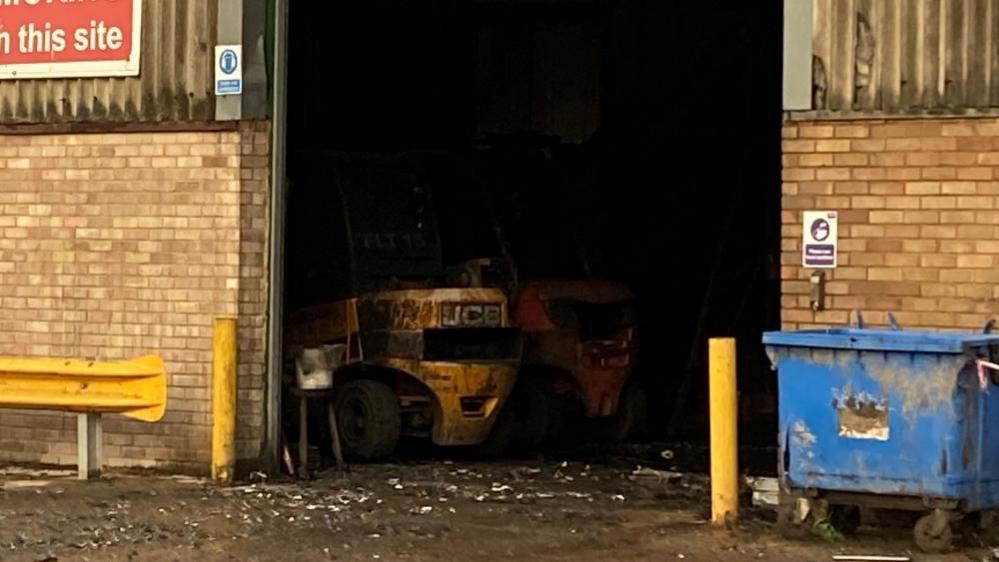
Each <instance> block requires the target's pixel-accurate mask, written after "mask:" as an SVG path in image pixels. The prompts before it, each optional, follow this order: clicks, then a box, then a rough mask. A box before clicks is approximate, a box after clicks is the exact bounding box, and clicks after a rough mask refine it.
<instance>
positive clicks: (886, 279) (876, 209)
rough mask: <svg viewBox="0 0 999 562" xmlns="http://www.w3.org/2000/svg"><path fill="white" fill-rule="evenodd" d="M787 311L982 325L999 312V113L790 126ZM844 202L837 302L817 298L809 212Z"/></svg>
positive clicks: (802, 322)
mask: <svg viewBox="0 0 999 562" xmlns="http://www.w3.org/2000/svg"><path fill="white" fill-rule="evenodd" d="M783 137H784V140H783V156H782V158H783V187H782V189H783V198H782V219H781V220H782V260H781V261H782V270H781V278H782V287H783V289H782V299H781V309H782V320H783V324H784V327H785V328H786V329H793V328H801V327H811V326H817V325H830V324H845V323H847V322H848V321H849V320H848V318H849V314H850V312H851V311H852V310H855V309H861V310H862V311H863V313H864V320H865V322H866V323H868V324H878V325H883V324H884V322H885V313H887V312H892V313H894V315H895V317H896V318H897V319H898V321H899V323H900V324H902V325H903V326H904V327H911V328H916V327H923V328H937V329H961V330H973V329H978V328H981V326H982V325H983V324H984V323H985V321H986V320H987V319H988V318H991V317H993V316H999V120H997V119H994V118H973V119H946V120H889V121H871V120H864V121H856V122H844V121H831V122H807V123H789V124H787V125H785V127H784V129H783ZM808 209H816V210H838V211H840V215H839V217H840V256H839V263H840V267H839V268H837V269H836V270H834V271H831V272H829V273H828V279H829V281H828V284H827V294H828V295H829V296H828V297H827V301H826V304H827V307H828V310H827V311H823V312H818V313H815V312H812V311H811V310H810V308H809V285H808V281H807V278H808V274H809V270H806V269H804V268H802V267H801V213H802V211H804V210H808Z"/></svg>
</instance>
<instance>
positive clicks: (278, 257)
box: [266, 0, 288, 472]
mask: <svg viewBox="0 0 999 562" xmlns="http://www.w3.org/2000/svg"><path fill="white" fill-rule="evenodd" d="M274 2H275V8H274V78H273V80H274V113H273V115H272V116H271V135H272V137H271V185H270V201H269V207H270V224H269V225H268V233H267V258H268V260H267V268H268V271H267V274H268V275H267V276H268V279H269V283H268V287H267V408H266V412H267V457H268V461H269V464H270V466H271V469H272V470H274V471H275V472H277V471H278V470H279V466H280V459H281V371H282V363H281V361H282V347H283V346H282V341H281V328H282V324H281V322H282V319H283V312H284V311H283V307H282V306H281V304H282V303H281V299H282V298H283V295H284V220H285V217H284V187H285V139H286V132H287V130H286V116H287V103H288V100H287V83H288V73H287V68H288V66H287V62H288V59H287V57H288V54H287V53H288V0H274Z"/></svg>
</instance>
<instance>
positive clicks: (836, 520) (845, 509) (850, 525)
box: [829, 505, 860, 535]
mask: <svg viewBox="0 0 999 562" xmlns="http://www.w3.org/2000/svg"><path fill="white" fill-rule="evenodd" d="M829 523H831V524H832V526H833V528H834V529H836V530H837V531H839V532H841V533H844V534H847V535H853V534H855V533H856V532H857V529H859V528H860V508H859V507H857V506H855V505H833V506H830V507H829Z"/></svg>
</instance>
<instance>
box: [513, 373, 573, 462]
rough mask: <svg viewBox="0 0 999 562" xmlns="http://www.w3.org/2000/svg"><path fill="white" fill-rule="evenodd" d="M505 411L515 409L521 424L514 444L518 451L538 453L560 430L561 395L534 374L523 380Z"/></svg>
mask: <svg viewBox="0 0 999 562" xmlns="http://www.w3.org/2000/svg"><path fill="white" fill-rule="evenodd" d="M504 409H509V410H512V412H513V414H514V418H515V420H516V423H517V425H518V430H517V431H516V432H515V433H516V435H515V436H514V438H513V443H512V446H513V448H514V449H516V450H517V452H521V453H531V452H534V451H536V450H537V449H538V448H539V447H541V446H542V445H544V444H546V443H549V442H550V441H551V439H550V436H552V435H557V432H558V431H559V426H560V421H561V420H560V418H561V412H560V411H559V404H558V396H557V395H556V394H555V391H554V390H552V388H551V383H550V382H549V380H548V379H547V378H543V377H538V376H530V375H529V376H526V377H523V378H521V379H520V380H519V381H518V382H517V388H516V389H515V390H514V391H513V395H512V396H510V401H509V403H508V404H507V405H506V406H504Z"/></svg>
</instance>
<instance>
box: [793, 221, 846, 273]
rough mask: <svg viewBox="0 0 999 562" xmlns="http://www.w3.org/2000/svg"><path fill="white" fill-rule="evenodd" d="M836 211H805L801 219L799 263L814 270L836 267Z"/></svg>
mask: <svg viewBox="0 0 999 562" xmlns="http://www.w3.org/2000/svg"><path fill="white" fill-rule="evenodd" d="M837 234H838V221H837V216H836V211H805V212H804V215H803V217H802V238H803V239H802V242H801V263H802V265H803V266H804V267H811V268H814V269H831V268H834V267H836V237H837Z"/></svg>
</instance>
